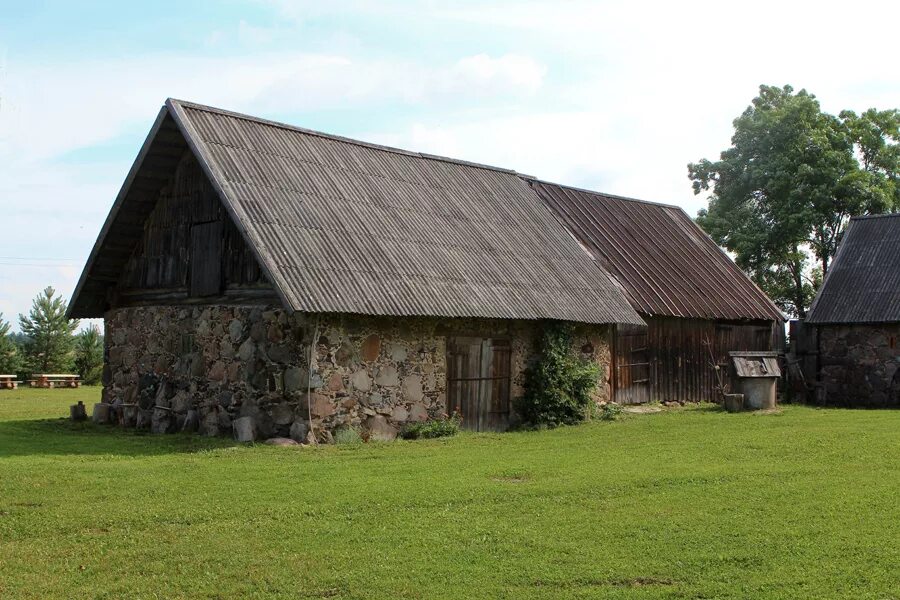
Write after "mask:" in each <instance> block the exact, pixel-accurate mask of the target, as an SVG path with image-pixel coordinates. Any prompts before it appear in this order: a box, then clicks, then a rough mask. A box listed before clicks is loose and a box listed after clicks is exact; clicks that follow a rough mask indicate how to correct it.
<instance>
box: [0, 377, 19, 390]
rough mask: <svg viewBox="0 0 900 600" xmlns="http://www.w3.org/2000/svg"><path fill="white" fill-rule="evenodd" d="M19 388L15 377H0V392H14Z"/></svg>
mask: <svg viewBox="0 0 900 600" xmlns="http://www.w3.org/2000/svg"><path fill="white" fill-rule="evenodd" d="M17 387H19V382H18V381H17V380H16V376H15V375H0V390H14V389H16V388H17Z"/></svg>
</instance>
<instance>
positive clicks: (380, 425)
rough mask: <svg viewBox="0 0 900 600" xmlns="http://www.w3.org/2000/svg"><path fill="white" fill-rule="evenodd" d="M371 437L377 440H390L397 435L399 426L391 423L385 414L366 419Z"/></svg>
mask: <svg viewBox="0 0 900 600" xmlns="http://www.w3.org/2000/svg"><path fill="white" fill-rule="evenodd" d="M366 429H368V431H369V439H370V440H373V441H376V442H389V441H391V440H393V439H395V438H396V437H397V431H398V430H397V428H396V427H394V426H393V425H391V424H390V423H389V422H388V420H387V418H385V417H384V416H383V415H376V416H374V417H370V418H368V419H366Z"/></svg>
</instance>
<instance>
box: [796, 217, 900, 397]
mask: <svg viewBox="0 0 900 600" xmlns="http://www.w3.org/2000/svg"><path fill="white" fill-rule="evenodd" d="M809 327H812V328H813V330H814V332H815V334H814V336H813V338H814V339H817V340H818V341H817V350H818V352H817V354H816V355H817V357H818V358H817V360H816V371H817V381H818V384H819V387H820V391H819V394H820V396H819V400H821V401H823V402H825V403H826V404H834V405H842V406H869V407H884V406H892V407H897V406H900V214H892V215H882V216H872V217H855V218H853V219H851V220H850V225H849V226H848V227H847V230H846V231H845V232H844V239H843V240H842V241H841V245H840V247H839V248H838V251H837V254H836V255H835V257H834V261H833V262H832V264H831V268H830V269H829V270H828V275H827V276H826V277H825V281H824V283H823V284H822V288H821V289H820V290H819V293H818V295H817V296H816V299H815V301H814V302H813V305H812V306H811V307H810V309H809V314H808V315H807V318H806V321H805V322H804V329H808V328H809Z"/></svg>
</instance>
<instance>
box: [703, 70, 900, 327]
mask: <svg viewBox="0 0 900 600" xmlns="http://www.w3.org/2000/svg"><path fill="white" fill-rule="evenodd" d="M892 118H896V111H882V112H879V111H874V110H872V111H867V112H866V113H864V115H863V116H862V117H857V116H856V115H854V114H853V113H849V112H845V113H842V118H838V117H835V116H833V115H830V114H827V113H824V112H822V110H821V108H820V106H819V102H818V100H816V97H815V96H813V95H812V94H809V93H807V92H806V91H805V90H800V91H799V92H797V93H794V90H793V88H791V87H790V86H784V87H783V88H779V87H772V86H761V87H760V93H759V96H758V97H757V98H754V99H753V102H752V104H751V105H750V106H749V107H748V108H747V109H746V110H745V111H744V113H743V114H742V115H741V116H740V117H738V118H737V119H735V121H734V135H733V136H732V138H731V143H732V145H731V147H730V148H728V149H727V150H725V151H723V152H722V153H721V156H720V158H719V160H717V161H710V160H706V159H703V160H701V161H699V162H697V163H692V164H690V165H688V171H689V177H690V178H691V180H692V181H693V187H694V193H696V194H701V193H704V192H709V193H710V197H709V206H708V208H707V209H703V210H701V211H700V212H699V214H698V217H697V222H698V223H699V224H700V226H701V227H703V229H705V230H706V231H707V233H709V234H710V235H711V236H712V237H713V239H714V240H716V242H717V243H719V244H720V245H722V246H724V247H725V248H726V249H728V250H729V251H731V252H732V253H733V254H734V255H735V260H736V262H737V263H738V265H739V266H740V267H741V268H742V269H744V270H745V271H746V272H747V273H748V274H749V275H750V277H751V278H752V279H753V280H754V281H755V282H756V283H757V284H758V285H760V287H762V289H763V290H765V291H766V292H767V293H768V294H769V295H770V296H771V297H772V299H773V300H775V301H776V302H777V303H778V304H779V305H780V306H781V307H782V308H783V309H784V310H785V311H786V312H788V313H790V314H793V315H795V316H799V317H801V318H802V317H804V316H805V314H806V309H807V307H808V306H809V304H810V302H811V300H812V297H813V295H814V294H815V289H816V287H817V285H818V282H819V281H820V280H821V278H822V277H823V276H824V275H825V274H826V273H827V272H828V267H829V266H830V263H831V258H832V257H833V256H834V253H835V251H836V249H837V246H838V243H839V241H840V238H841V234H842V233H843V231H844V228H845V227H846V224H847V222H848V220H849V218H850V217H851V216H855V215H862V214H870V213H880V212H885V211H889V210H891V209H893V208H894V206H895V202H896V189H897V187H896V177H897V168H896V157H895V153H896V152H897V145H896V143H895V141H896V127H894V125H895V124H894V122H893V121H892ZM892 127H893V128H892ZM892 140H893V141H894V143H892ZM861 161H862V164H861ZM811 258H813V259H814V261H815V262H814V263H813V262H812V261H811V260H810V259H811Z"/></svg>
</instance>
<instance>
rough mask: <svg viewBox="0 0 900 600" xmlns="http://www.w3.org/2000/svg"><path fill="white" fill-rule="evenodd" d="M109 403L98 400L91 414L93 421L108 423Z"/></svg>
mask: <svg viewBox="0 0 900 600" xmlns="http://www.w3.org/2000/svg"><path fill="white" fill-rule="evenodd" d="M109 409H110V405H109V404H107V403H105V402H98V403H96V404H95V405H94V412H93V414H92V415H91V416H92V418H93V420H94V423H100V424H103V423H109Z"/></svg>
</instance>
